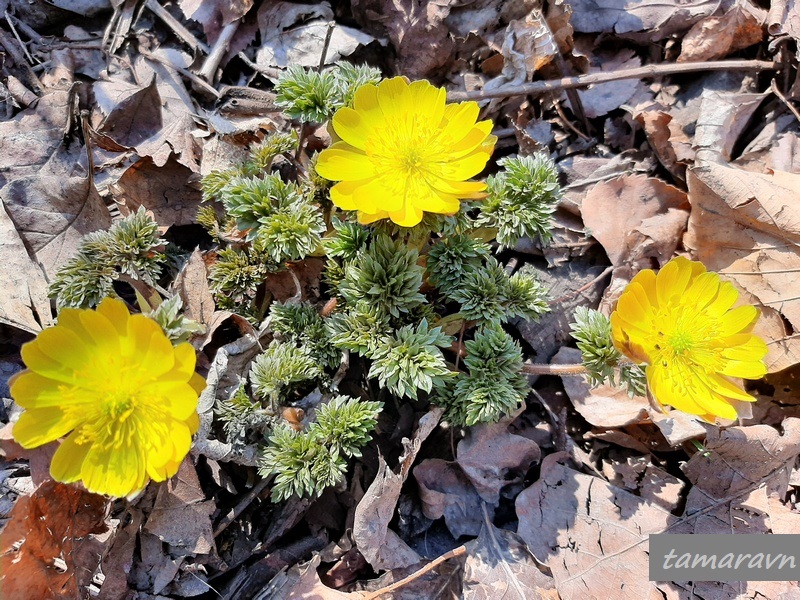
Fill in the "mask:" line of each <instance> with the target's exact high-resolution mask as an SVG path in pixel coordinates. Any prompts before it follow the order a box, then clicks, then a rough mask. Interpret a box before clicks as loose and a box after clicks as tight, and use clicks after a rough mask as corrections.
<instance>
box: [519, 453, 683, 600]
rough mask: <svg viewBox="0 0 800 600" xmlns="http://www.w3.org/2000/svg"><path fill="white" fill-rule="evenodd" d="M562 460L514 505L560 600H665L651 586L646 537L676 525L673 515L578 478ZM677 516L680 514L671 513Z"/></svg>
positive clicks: (545, 469) (554, 460)
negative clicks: (601, 599) (552, 580)
mask: <svg viewBox="0 0 800 600" xmlns="http://www.w3.org/2000/svg"><path fill="white" fill-rule="evenodd" d="M565 458H566V455H565V454H564V453H557V454H551V455H549V456H547V457H546V458H545V459H544V460H543V461H542V470H541V476H540V479H539V481H537V482H536V483H534V484H533V485H532V486H531V487H529V488H528V489H526V490H524V491H523V492H522V493H521V494H520V495H519V496H518V497H517V501H516V507H517V516H518V517H519V529H518V533H519V535H520V536H521V537H522V539H523V540H525V543H527V544H528V547H529V548H530V549H531V551H532V552H533V555H534V556H535V557H536V558H537V559H538V560H540V561H542V562H544V563H546V564H547V565H548V566H549V567H550V569H551V570H552V573H553V577H554V578H555V581H556V588H557V590H558V593H559V594H560V595H561V597H562V598H570V600H595V599H596V598H615V599H620V600H628V599H630V600H642V599H643V598H646V599H648V600H650V599H652V600H655V599H659V600H661V599H663V596H662V595H661V593H660V592H658V590H656V589H655V584H654V583H652V582H649V581H648V579H647V573H648V553H647V536H648V535H649V534H651V533H660V532H661V531H663V530H664V529H665V528H666V527H668V526H669V525H670V524H671V523H673V522H674V521H675V520H676V518H675V517H674V516H673V515H672V514H671V513H670V511H669V510H668V509H665V508H663V507H660V506H657V505H655V504H653V503H651V502H649V501H647V500H645V499H644V498H640V497H639V496H636V495H634V494H632V493H630V492H627V491H625V490H622V489H619V488H616V487H614V486H611V485H609V484H608V483H606V482H605V481H603V480H602V479H599V478H597V477H590V476H589V475H584V474H582V473H580V472H578V471H575V470H573V469H571V468H569V467H568V466H566V465H565V464H563V463H562V462H560V461H561V460H564V459H565ZM673 509H674V507H673Z"/></svg>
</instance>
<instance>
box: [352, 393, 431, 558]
mask: <svg viewBox="0 0 800 600" xmlns="http://www.w3.org/2000/svg"><path fill="white" fill-rule="evenodd" d="M441 417H442V409H439V408H435V409H433V410H431V411H430V412H428V413H427V414H425V415H423V416H422V418H420V420H419V424H418V425H417V430H416V431H415V432H414V435H413V437H412V438H411V439H410V440H409V439H408V438H403V450H404V452H403V455H402V456H401V457H400V465H399V469H398V472H397V473H395V472H394V471H392V470H391V469H390V468H389V467H388V465H387V464H386V462H385V461H384V460H383V457H379V461H380V462H379V465H378V474H377V475H376V476H375V480H374V481H373V482H372V483H371V484H370V486H369V488H367V491H366V492H365V493H364V497H363V498H362V499H361V501H360V502H359V503H358V506H356V511H355V521H354V523H353V541H354V542H355V544H356V546H357V547H358V549H359V550H360V551H361V554H363V555H364V558H366V559H367V561H369V564H370V565H372V568H374V569H375V570H376V571H378V570H383V569H386V570H391V569H394V568H397V567H408V566H410V565H413V564H415V563H417V562H419V556H418V555H417V553H416V552H414V551H413V550H412V549H411V548H410V547H409V546H408V544H406V543H405V542H404V541H403V540H402V539H400V536H398V535H397V534H396V533H395V532H394V531H392V530H391V529H389V521H391V520H392V517H393V516H394V512H395V507H396V506H397V500H398V499H399V498H400V490H401V488H402V487H403V483H404V482H405V480H406V478H407V477H408V473H409V471H410V470H411V465H412V464H413V463H414V459H416V457H417V453H418V452H419V449H420V447H421V446H422V442H424V441H425V440H426V439H427V437H428V436H429V435H430V434H431V432H432V431H433V430H434V428H435V427H436V425H437V424H438V423H439V419H440V418H441Z"/></svg>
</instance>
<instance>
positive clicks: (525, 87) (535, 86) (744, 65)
mask: <svg viewBox="0 0 800 600" xmlns="http://www.w3.org/2000/svg"><path fill="white" fill-rule="evenodd" d="M780 68H781V65H780V63H777V62H772V61H769V60H713V61H708V62H696V63H679V64H676V63H664V64H657V65H646V66H644V67H637V68H635V69H621V70H619V71H615V72H610V73H589V74H588V75H579V76H577V77H564V78H563V79H553V80H550V81H534V82H532V83H523V84H520V85H509V86H506V87H501V88H497V89H496V90H488V91H487V90H476V91H474V92H450V93H448V94H447V100H448V101H450V102H463V101H464V100H486V99H489V98H507V97H509V96H527V95H538V94H544V93H547V92H557V91H561V90H567V89H572V88H581V87H586V86H588V85H592V84H595V83H608V82H610V81H619V80H621V79H646V78H649V77H663V76H665V75H680V74H682V73H696V72H699V71H769V70H775V71H777V70H778V69H780Z"/></svg>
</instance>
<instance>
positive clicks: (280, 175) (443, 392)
mask: <svg viewBox="0 0 800 600" xmlns="http://www.w3.org/2000/svg"><path fill="white" fill-rule="evenodd" d="M276 91H277V103H278V105H279V106H281V107H282V108H283V110H284V111H285V112H286V115H287V117H289V118H292V119H295V121H296V122H297V123H298V125H299V127H298V129H299V133H294V132H274V133H271V134H269V135H267V136H266V137H265V138H264V139H263V140H262V141H260V142H259V143H257V144H254V145H253V146H252V147H251V148H250V154H249V157H248V159H247V160H246V161H244V162H243V163H241V164H235V165H232V166H231V167H229V168H227V169H224V170H218V171H213V172H211V173H209V174H207V175H206V176H205V177H204V178H203V180H202V188H203V199H204V203H203V206H202V207H201V208H200V210H199V212H198V217H197V220H198V222H199V223H200V224H201V225H203V226H204V227H205V228H206V230H207V231H208V233H209V234H210V236H211V238H212V239H213V241H214V244H215V247H214V249H213V250H212V251H211V252H209V253H207V264H208V281H209V289H210V291H211V292H212V293H213V295H214V298H215V301H216V304H217V307H218V308H219V309H224V310H227V311H231V312H233V313H236V314H238V315H239V316H240V317H243V318H244V319H246V320H248V321H250V323H251V324H252V325H253V327H254V328H255V330H256V331H257V332H258V335H260V336H261V335H262V334H263V337H260V338H259V340H258V341H259V342H260V344H261V345H260V349H259V351H258V353H256V354H255V355H254V356H253V357H252V360H250V361H249V362H248V363H247V364H246V365H244V366H243V367H242V368H241V370H240V372H238V373H236V374H234V375H235V380H236V381H237V382H238V385H235V386H232V388H229V389H228V390H227V391H226V392H225V393H224V397H221V396H220V395H219V394H220V393H221V392H220V389H221V388H220V389H217V392H216V393H217V396H216V398H213V399H212V400H215V404H214V408H213V418H212V420H213V422H212V424H211V426H210V432H211V435H213V436H216V437H217V438H218V439H219V440H220V441H221V442H222V443H225V444H229V445H230V447H232V448H234V449H236V448H241V447H244V446H248V445H249V446H253V445H255V446H257V447H258V448H259V455H258V456H259V457H258V465H257V466H258V471H259V473H260V474H261V476H263V477H269V478H273V479H272V482H273V487H272V497H273V499H274V500H276V501H278V500H282V499H286V498H289V497H292V496H293V495H298V496H301V497H302V496H316V495H319V494H320V493H322V491H323V490H324V489H326V488H328V487H330V486H335V485H338V484H340V483H341V482H342V481H343V479H344V476H345V473H346V472H347V469H348V466H349V463H350V461H351V459H352V458H353V457H359V456H361V453H362V449H363V448H364V447H365V446H366V445H367V444H368V443H369V442H370V439H371V438H372V436H373V433H374V431H375V430H376V428H377V429H379V428H380V422H381V421H380V419H381V414H380V413H381V411H382V410H383V409H384V408H385V407H388V406H392V407H397V406H400V405H401V404H402V403H411V404H413V405H414V406H415V407H421V406H426V405H434V406H438V407H440V408H441V409H442V418H443V419H444V420H445V421H447V422H448V423H449V424H450V425H451V426H453V427H454V428H461V427H469V426H472V425H476V424H478V423H486V422H496V421H498V420H500V419H502V418H503V417H505V416H507V415H509V414H513V413H515V411H517V409H518V408H519V407H520V406H521V405H522V404H523V403H524V402H525V400H526V398H527V396H528V392H529V386H528V381H527V380H526V379H525V377H524V371H525V370H526V369H525V367H524V366H523V365H524V357H523V353H522V348H521V347H520V345H519V343H518V342H517V341H515V339H514V337H513V336H512V335H511V334H510V329H508V323H509V321H510V320H511V319H514V318H522V319H526V320H529V321H536V320H538V319H539V318H540V317H541V316H542V315H543V314H545V313H546V312H547V311H548V310H549V306H550V305H549V303H548V296H547V290H546V289H544V288H543V286H542V285H541V284H540V282H539V281H538V280H537V279H536V277H535V276H533V275H531V274H530V273H529V272H527V271H525V272H517V273H513V272H512V271H510V270H509V269H508V268H507V267H505V266H504V265H503V263H502V262H501V261H500V260H498V257H497V256H495V254H496V251H498V250H503V249H506V248H513V247H514V246H515V245H516V244H517V242H518V241H519V239H520V238H523V237H529V238H536V239H538V241H539V242H540V243H541V244H546V243H547V242H548V240H549V239H550V232H551V228H552V222H551V215H552V213H553V211H554V210H555V207H556V204H557V202H558V200H559V195H560V189H559V186H558V178H557V172H556V168H555V166H554V164H553V163H552V162H551V161H550V159H549V158H548V157H546V156H544V155H532V156H506V157H503V158H500V159H497V160H492V156H493V152H494V149H495V143H496V138H495V137H494V136H493V135H492V129H493V124H492V122H491V121H488V120H480V118H479V113H480V107H479V106H478V104H477V103H475V102H463V103H448V102H447V101H446V92H445V90H444V89H442V88H437V87H435V86H433V85H432V84H430V83H429V82H427V81H414V82H409V81H408V80H406V79H405V78H402V77H395V78H391V79H383V80H382V79H381V77H380V74H379V73H378V72H377V71H376V70H374V69H371V68H368V67H357V66H352V65H347V64H340V65H337V66H335V67H334V68H332V69H329V70H325V71H322V72H316V71H306V70H304V69H302V68H299V67H295V68H292V69H290V70H288V71H287V73H286V74H285V76H284V77H283V78H282V79H281V80H280V81H279V82H278V84H277V89H276ZM326 122H327V125H326V127H327V132H328V133H329V135H330V137H331V143H330V145H329V146H328V147H327V148H325V149H323V150H321V152H319V153H312V152H310V151H309V150H308V148H307V147H306V143H307V138H308V133H309V131H310V130H311V129H313V128H314V127H318V128H319V127H322V126H325V125H324V124H325V123H326ZM181 260H182V257H181V256H180V251H179V250H177V249H175V248H173V247H171V245H169V244H168V243H167V242H166V241H165V240H163V239H161V238H160V237H159V232H158V228H157V226H156V224H155V222H154V221H153V220H152V218H151V217H150V216H148V214H147V213H145V212H144V211H143V210H140V211H139V212H136V213H134V214H132V215H130V216H128V217H126V218H124V219H122V220H120V221H118V222H117V223H116V224H115V225H113V226H112V227H111V229H110V230H109V231H107V232H98V233H93V234H90V235H89V236H86V238H84V240H83V242H82V243H81V245H80V247H79V249H78V253H77V255H76V256H75V257H74V258H73V259H72V260H71V261H69V262H68V263H67V264H66V265H65V266H64V268H63V269H61V271H60V272H59V273H58V275H57V276H56V278H55V279H54V281H53V284H52V286H51V293H52V295H53V297H54V298H55V299H56V303H57V305H58V307H60V308H61V312H60V314H59V319H58V325H56V326H55V327H52V328H50V329H47V330H45V331H43V332H42V333H41V334H40V335H39V336H38V338H37V339H36V340H35V341H33V342H31V343H29V344H27V345H26V346H25V347H24V348H23V352H22V355H23V360H24V361H25V364H26V366H27V370H26V371H24V372H23V373H22V374H21V375H19V376H18V377H17V378H16V379H15V380H14V382H13V384H12V388H11V389H12V395H13V396H14V398H15V399H16V401H17V403H18V404H19V405H20V406H21V407H22V408H23V409H24V412H23V413H22V416H21V417H20V419H19V421H18V422H17V424H16V426H15V429H14V435H15V437H16V439H17V440H18V441H19V442H20V443H21V444H22V445H23V446H26V447H34V446H37V445H41V444H44V443H47V442H50V441H53V440H56V439H59V438H62V437H64V436H66V437H65V439H64V440H63V441H62V442H61V446H60V447H59V449H58V450H57V451H56V454H55V457H54V459H53V463H52V466H51V472H52V475H53V477H54V478H56V479H59V480H61V481H67V482H75V481H82V482H83V484H84V485H85V486H86V487H87V488H88V489H90V490H92V491H97V492H101V493H106V494H109V495H113V496H130V495H132V494H135V493H137V492H138V491H139V490H141V489H142V488H143V487H144V486H145V484H146V483H147V481H148V480H149V479H153V480H157V481H160V480H163V479H165V478H167V477H170V476H172V475H173V474H174V473H175V472H176V470H177V468H178V465H179V464H180V462H181V460H182V459H183V458H184V456H185V455H186V454H187V452H188V451H189V448H190V445H191V436H192V435H193V434H194V433H195V432H196V431H197V430H198V426H199V425H198V424H199V421H198V414H197V405H198V394H199V393H200V392H201V390H202V389H203V385H204V384H203V382H202V380H201V378H200V377H199V376H198V375H196V374H195V373H194V366H195V354H194V351H193V349H192V347H191V346H189V345H188V344H186V343H184V342H185V340H187V339H189V338H190V337H191V336H192V335H194V334H196V333H197V332H198V330H199V326H198V324H197V323H194V322H192V321H190V320H189V319H186V318H185V317H184V316H183V315H182V314H181V312H180V309H181V306H180V300H179V298H177V296H176V297H173V298H166V296H167V295H168V292H167V291H166V290H165V289H164V288H162V287H160V286H161V285H165V284H164V283H163V281H162V280H163V278H164V277H165V276H166V277H167V278H168V276H169V270H170V265H171V264H173V265H174V264H176V263H180V261H181ZM312 263H313V264H316V265H317V268H318V272H319V269H321V274H320V275H319V276H318V277H316V281H317V282H318V286H319V293H318V294H314V295H309V294H308V293H306V292H305V291H304V284H303V282H302V281H301V278H302V277H303V276H304V272H306V271H307V270H309V269H311V267H310V265H312ZM276 277H281V278H282V279H283V280H284V281H290V282H293V284H291V285H294V286H295V288H296V289H295V292H296V293H294V294H293V295H290V297H288V298H284V300H283V301H278V300H276V299H275V297H274V289H273V288H272V287H271V286H270V284H271V282H272V281H273V280H274V279H275V278H276ZM124 284H128V285H130V286H132V287H133V288H134V290H135V291H136V292H137V294H138V295H139V304H140V306H141V307H142V310H143V312H144V313H145V314H133V315H132V314H131V313H130V310H129V308H128V307H127V306H126V304H125V303H124V302H123V301H122V300H120V299H115V298H113V296H115V295H117V294H120V293H122V292H121V291H120V290H122V289H123V287H124ZM145 296H146V297H147V299H146V300H145ZM154 298H155V302H153V301H152V300H153V299H154ZM129 299H130V298H129ZM736 299H737V294H736V290H735V289H734V288H733V286H732V285H731V284H729V283H725V282H722V281H720V279H719V276H717V275H716V274H714V273H707V272H706V271H705V269H704V268H703V266H702V265H701V264H700V263H696V262H691V261H689V260H687V259H683V258H678V259H674V260H673V261H671V262H670V263H669V264H667V265H666V266H665V267H664V268H663V269H662V270H661V271H660V272H659V273H658V274H656V273H654V272H653V271H649V270H645V271H642V272H641V273H639V274H638V275H637V276H636V277H635V278H634V279H633V281H632V282H631V283H630V285H629V286H628V288H627V289H626V290H625V291H624V292H623V294H622V296H621V297H620V299H619V301H618V305H617V309H616V311H614V313H613V314H612V315H611V316H610V318H609V317H606V316H604V315H602V314H600V313H598V312H596V311H591V310H588V309H582V310H580V311H579V312H578V313H576V315H575V320H576V322H575V324H574V325H573V335H574V337H575V339H576V341H577V344H578V347H579V348H580V350H581V352H582V355H583V365H582V366H578V367H577V368H576V369H574V370H575V371H580V372H582V373H584V374H586V375H587V376H588V377H589V379H590V381H591V382H592V383H599V382H601V381H611V382H616V381H619V382H620V383H623V384H626V385H627V386H628V388H629V389H630V390H631V393H637V394H643V393H645V391H646V390H647V393H649V394H650V395H651V397H652V398H653V400H654V402H655V403H656V405H658V406H659V407H663V406H665V405H669V406H672V407H674V408H677V409H680V410H683V411H686V412H689V413H692V414H695V415H698V416H700V417H701V418H703V419H706V420H713V419H714V418H715V417H716V416H720V417H724V418H728V419H730V418H735V416H736V411H735V404H736V402H738V401H751V400H752V398H751V397H750V396H749V395H748V394H747V393H746V392H744V391H743V390H742V389H741V387H740V386H739V385H738V384H737V383H736V382H735V380H734V379H732V378H737V377H745V378H753V377H760V376H761V375H763V374H764V364H763V360H762V359H763V357H764V355H765V353H766V347H765V345H764V343H763V341H761V340H760V339H759V338H758V337H756V336H755V335H754V334H752V327H753V324H754V322H755V320H756V318H757V316H758V314H757V311H756V310H755V309H754V308H753V307H747V306H745V307H740V308H733V305H734V303H735V301H736ZM209 381H211V380H210V379H209Z"/></svg>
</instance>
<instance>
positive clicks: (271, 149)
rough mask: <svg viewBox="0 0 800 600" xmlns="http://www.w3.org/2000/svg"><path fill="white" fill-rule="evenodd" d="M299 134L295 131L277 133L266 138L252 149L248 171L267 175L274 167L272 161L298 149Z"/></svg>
mask: <svg viewBox="0 0 800 600" xmlns="http://www.w3.org/2000/svg"><path fill="white" fill-rule="evenodd" d="M297 143H298V139H297V134H296V133H295V132H294V131H289V132H281V131H276V132H274V133H271V134H269V135H268V136H267V137H265V138H264V141H263V142H261V143H260V144H258V145H256V146H254V147H253V148H251V149H250V160H249V161H248V167H247V169H246V170H247V171H252V172H254V173H265V172H267V171H269V169H270V167H271V166H272V161H274V160H275V158H276V157H278V156H280V155H281V154H287V153H289V152H294V151H295V150H296V149H297Z"/></svg>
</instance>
